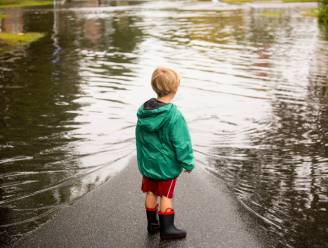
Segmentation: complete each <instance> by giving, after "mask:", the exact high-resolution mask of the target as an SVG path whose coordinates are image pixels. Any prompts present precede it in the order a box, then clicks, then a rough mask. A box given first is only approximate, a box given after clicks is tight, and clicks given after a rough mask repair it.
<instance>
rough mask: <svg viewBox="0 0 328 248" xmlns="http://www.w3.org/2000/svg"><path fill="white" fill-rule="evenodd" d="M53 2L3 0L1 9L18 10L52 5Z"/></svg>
mask: <svg viewBox="0 0 328 248" xmlns="http://www.w3.org/2000/svg"><path fill="white" fill-rule="evenodd" d="M52 3H53V1H52V0H1V1H0V8H17V7H31V6H45V5H51V4H52Z"/></svg>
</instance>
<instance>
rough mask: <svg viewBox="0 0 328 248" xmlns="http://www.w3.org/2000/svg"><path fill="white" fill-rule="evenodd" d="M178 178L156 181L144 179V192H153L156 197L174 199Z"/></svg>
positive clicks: (142, 188) (142, 186) (142, 187)
mask: <svg viewBox="0 0 328 248" xmlns="http://www.w3.org/2000/svg"><path fill="white" fill-rule="evenodd" d="M176 181H177V178H174V179H169V180H154V179H151V178H148V177H143V178H142V185H141V190H142V192H149V191H150V192H152V193H153V194H154V195H158V196H166V197H167V198H173V194H174V188H175V183H176Z"/></svg>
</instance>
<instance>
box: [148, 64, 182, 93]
mask: <svg viewBox="0 0 328 248" xmlns="http://www.w3.org/2000/svg"><path fill="white" fill-rule="evenodd" d="M179 85H180V76H179V75H178V73H176V72H175V71H174V70H172V69H170V68H167V67H157V68H156V69H155V70H154V72H153V74H152V76H151V86H152V88H153V90H154V91H155V92H156V93H157V95H158V96H166V95H169V94H171V93H173V94H175V93H176V92H177V90H178V87H179Z"/></svg>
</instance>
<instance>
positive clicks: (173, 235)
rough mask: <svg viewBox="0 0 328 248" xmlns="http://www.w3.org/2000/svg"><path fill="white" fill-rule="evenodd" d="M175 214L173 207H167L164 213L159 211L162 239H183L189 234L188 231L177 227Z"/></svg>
mask: <svg viewBox="0 0 328 248" xmlns="http://www.w3.org/2000/svg"><path fill="white" fill-rule="evenodd" d="M168 210H170V211H168ZM174 214H175V213H174V210H173V209H172V208H168V209H166V210H165V212H164V213H162V212H160V213H159V223H160V236H161V239H162V240H168V239H183V238H185V237H186V235H187V232H186V231H184V230H181V229H178V228H176V227H175V225H174Z"/></svg>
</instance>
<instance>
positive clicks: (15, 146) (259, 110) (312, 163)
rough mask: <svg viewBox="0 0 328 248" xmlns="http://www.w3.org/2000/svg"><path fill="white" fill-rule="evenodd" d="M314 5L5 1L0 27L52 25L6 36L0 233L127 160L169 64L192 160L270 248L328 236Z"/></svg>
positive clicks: (8, 238)
mask: <svg viewBox="0 0 328 248" xmlns="http://www.w3.org/2000/svg"><path fill="white" fill-rule="evenodd" d="M98 2H99V3H100V5H101V6H102V7H97V6H98V4H99V3H98ZM193 4H194V5H193ZM188 7H190V8H188ZM306 11H307V10H306V9H303V8H283V9H262V8H243V7H241V8H239V9H238V8H237V9H233V8H232V9H231V10H230V9H229V8H226V6H222V9H221V10H220V7H216V8H208V7H207V8H206V7H199V8H198V7H197V5H195V3H192V2H182V1H179V2H178V1H170V2H167V1H166V2H159V1H120V2H118V1H111V2H105V1H85V2H78V3H76V4H74V3H68V4H66V5H63V6H59V7H58V9H57V10H56V11H53V9H51V7H43V8H32V9H12V10H2V12H5V15H6V16H5V17H4V18H3V19H2V20H0V22H1V31H2V32H16V33H19V32H43V33H45V37H44V38H42V39H41V40H39V41H36V42H34V43H32V44H30V45H29V46H10V45H4V44H2V45H0V116H1V118H0V218H1V219H0V237H1V238H0V239H1V240H0V241H1V245H2V246H4V247H6V246H9V244H11V243H13V242H14V241H15V240H17V239H18V238H19V237H21V235H23V234H25V233H27V232H29V231H32V230H35V229H36V228H37V227H38V226H39V225H40V224H42V223H44V222H45V221H46V220H48V219H49V218H50V217H51V216H53V213H55V212H56V211H57V210H58V209H60V208H62V207H65V206H67V205H68V204H71V203H72V202H74V201H75V200H76V199H78V198H79V197H81V196H83V195H84V194H86V193H87V192H89V191H90V190H93V189H94V188H95V187H97V186H98V185H100V184H102V183H104V182H105V181H106V180H109V179H110V178H111V177H113V176H115V173H117V172H118V171H120V170H121V169H122V168H123V167H124V166H125V165H126V163H127V161H128V160H129V158H130V157H131V156H132V155H133V154H134V153H135V140H134V126H135V123H136V115H135V113H136V110H137V108H138V106H139V105H140V104H142V103H143V102H144V101H145V100H147V99H148V98H150V97H153V96H154V94H153V92H152V90H151V87H150V82H149V78H150V74H151V72H152V70H153V69H154V68H155V67H156V66H157V65H166V66H170V67H173V68H175V69H176V70H177V71H178V72H179V73H180V74H181V76H182V82H181V87H180V89H179V91H178V94H177V96H176V98H175V100H174V102H175V104H177V105H178V107H179V108H180V109H181V111H182V112H183V113H184V115H185V117H186V119H187V121H188V124H189V128H190V131H191V136H192V141H193V144H194V150H195V156H196V159H197V166H202V167H205V168H207V169H208V170H209V171H211V172H213V173H214V174H215V175H218V176H219V177H221V178H223V179H224V180H225V182H226V183H227V185H228V186H229V188H230V189H231V190H232V191H233V193H234V194H235V195H236V196H237V198H238V199H239V201H240V202H241V203H242V204H244V206H245V207H246V208H248V209H249V210H250V211H251V212H252V213H253V214H254V218H258V219H259V220H260V221H259V223H261V225H262V227H263V228H264V229H265V230H267V231H268V232H269V233H270V234H271V235H272V236H273V237H274V239H275V240H276V241H275V245H274V247H295V248H303V247H304V248H310V247H311V248H319V247H320V248H321V247H327V246H328V212H327V211H328V123H327V120H328V42H327V34H326V33H325V31H324V30H323V29H321V28H320V27H319V26H318V24H317V20H316V18H313V17H310V16H304V12H306ZM218 180H219V179H218ZM218 211H219V210H218ZM218 225H219V223H218Z"/></svg>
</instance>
